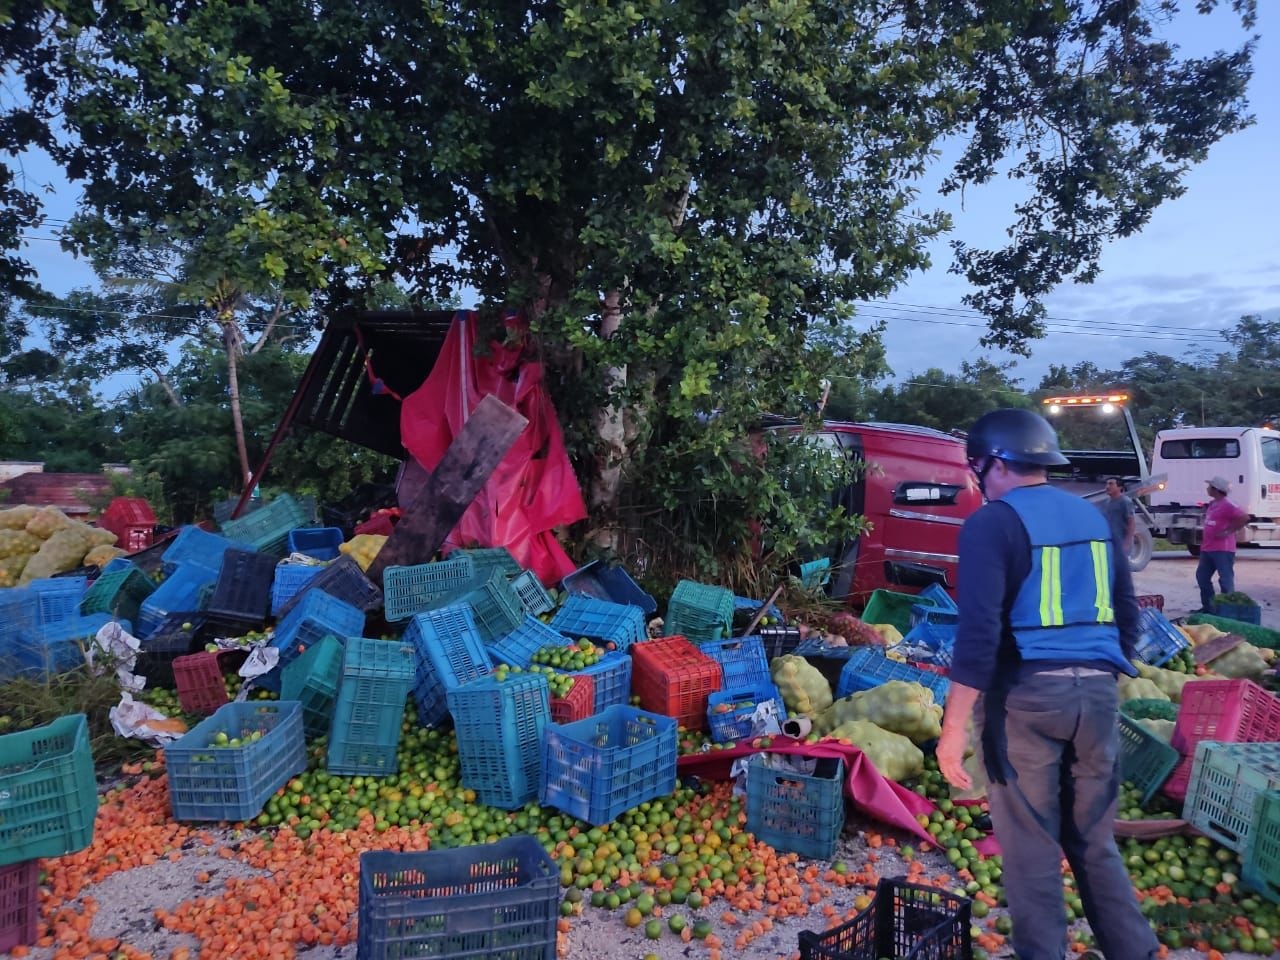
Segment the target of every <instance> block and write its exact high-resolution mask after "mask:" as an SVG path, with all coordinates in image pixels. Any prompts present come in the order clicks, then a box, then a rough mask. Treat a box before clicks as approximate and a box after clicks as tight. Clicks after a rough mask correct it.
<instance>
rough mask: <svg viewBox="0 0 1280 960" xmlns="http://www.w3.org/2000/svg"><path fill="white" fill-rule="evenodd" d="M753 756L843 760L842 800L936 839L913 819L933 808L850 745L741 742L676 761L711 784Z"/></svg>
mask: <svg viewBox="0 0 1280 960" xmlns="http://www.w3.org/2000/svg"><path fill="white" fill-rule="evenodd" d="M753 753H790V754H799V755H800V756H804V757H815V758H821V757H839V758H841V759H842V760H844V768H845V770H846V771H847V774H848V778H847V779H846V781H845V785H844V792H845V796H846V797H848V798H849V799H851V800H852V801H853V804H854V806H856V807H857V808H858V809H859V810H861V811H862V812H863V813H865V814H867V815H868V816H871V817H875V818H876V819H877V820H881V821H883V822H884V823H887V824H889V825H890V826H894V827H897V828H898V829H900V830H905V831H907V832H908V833H912V834H915V836H917V837H919V838H920V839H921V840H926V841H928V842H930V843H934V842H936V841H935V838H934V837H933V835H932V834H930V833H929V831H928V830H926V829H925V828H924V827H922V826H920V822H919V821H918V820H916V817H917V816H918V815H919V814H922V813H926V814H927V813H933V811H934V810H935V809H937V808H936V807H934V805H933V804H932V803H931V802H929V801H928V800H926V799H925V798H924V797H922V796H920V794H918V793H916V792H915V791H914V790H908V789H907V788H906V787H904V786H903V785H902V784H900V783H897V782H896V781H893V780H890V779H889V778H888V777H886V776H884V775H883V774H881V773H880V772H879V771H878V770H877V769H876V768H875V767H874V766H872V764H871V761H870V760H868V759H867V758H866V755H865V754H863V752H862V751H861V750H859V749H858V748H857V747H855V746H852V745H845V744H841V743H836V742H834V741H831V740H826V741H822V742H819V743H805V742H804V741H803V740H795V739H793V738H791V737H773V738H772V741H771V742H770V745H769V746H768V747H753V746H752V745H751V741H749V740H744V741H742V742H741V743H739V744H738V745H737V746H735V747H733V748H731V749H729V750H709V751H707V752H706V753H690V754H685V755H684V756H682V757H680V759H679V760H677V761H676V763H677V766H678V769H679V771H680V773H681V774H693V775H694V776H698V777H706V778H708V779H712V780H726V779H728V777H729V767H730V766H731V765H732V763H733V761H734V760H736V759H737V758H738V757H745V756H749V755H750V754H753Z"/></svg>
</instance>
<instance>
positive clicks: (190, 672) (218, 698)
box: [173, 650, 235, 716]
mask: <svg viewBox="0 0 1280 960" xmlns="http://www.w3.org/2000/svg"><path fill="white" fill-rule="evenodd" d="M234 652H235V651H230V650H226V651H220V652H219V653H206V652H203V651H202V652H200V653H189V654H187V655H186V656H184V657H175V658H174V660H173V685H174V687H175V688H176V689H177V691H178V705H179V706H180V707H182V712H183V713H193V714H194V713H199V714H204V715H205V716H208V715H209V714H211V713H213V712H214V711H216V710H217V709H218V708H219V707H221V706H223V705H224V704H226V703H228V702H229V698H228V697H227V683H226V680H225V679H224V678H223V675H222V658H223V657H224V656H229V655H231V654H232V653H234Z"/></svg>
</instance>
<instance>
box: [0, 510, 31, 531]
mask: <svg viewBox="0 0 1280 960" xmlns="http://www.w3.org/2000/svg"><path fill="white" fill-rule="evenodd" d="M39 512H40V510H39V508H38V507H33V506H31V504H29V503H24V504H21V505H20V506H17V507H9V508H8V509H7V510H0V530H25V529H26V528H27V524H28V523H30V522H31V518H32V517H34V516H35V515H36V514H37V513H39Z"/></svg>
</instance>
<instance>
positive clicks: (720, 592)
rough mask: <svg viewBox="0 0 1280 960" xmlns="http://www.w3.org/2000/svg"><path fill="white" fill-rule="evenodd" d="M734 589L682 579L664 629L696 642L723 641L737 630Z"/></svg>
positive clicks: (674, 595)
mask: <svg viewBox="0 0 1280 960" xmlns="http://www.w3.org/2000/svg"><path fill="white" fill-rule="evenodd" d="M733 609H734V600H733V591H732V590H726V589H725V588H724V587H717V586H713V585H710V584H705V583H698V582H696V581H694V580H681V581H680V582H679V583H677V584H676V588H675V590H674V591H672V593H671V600H670V602H669V603H668V604H667V616H666V618H665V622H664V623H663V630H664V631H665V632H666V634H667V635H668V636H681V637H684V638H686V639H687V640H689V641H691V642H693V643H702V642H704V641H706V640H720V639H723V638H724V637H727V636H729V635H730V634H732V633H733Z"/></svg>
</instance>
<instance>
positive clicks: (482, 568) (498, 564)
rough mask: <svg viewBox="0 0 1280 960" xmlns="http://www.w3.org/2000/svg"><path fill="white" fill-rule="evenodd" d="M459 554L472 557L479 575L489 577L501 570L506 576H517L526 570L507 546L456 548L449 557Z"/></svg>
mask: <svg viewBox="0 0 1280 960" xmlns="http://www.w3.org/2000/svg"><path fill="white" fill-rule="evenodd" d="M458 556H463V557H468V558H470V560H471V564H472V566H474V567H475V570H476V576H477V577H487V576H489V574H491V573H492V572H493V571H494V570H497V571H499V572H500V573H501V574H502V575H503V576H504V577H515V576H519V575H520V574H521V573H523V572H524V567H522V566H520V564H519V562H517V560H516V558H515V557H513V556H512V555H511V551H510V550H508V549H507V548H506V547H473V548H470V549H465V550H454V551H453V552H452V553H451V554H449V559H450V560H452V559H454V558H455V557H458Z"/></svg>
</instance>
